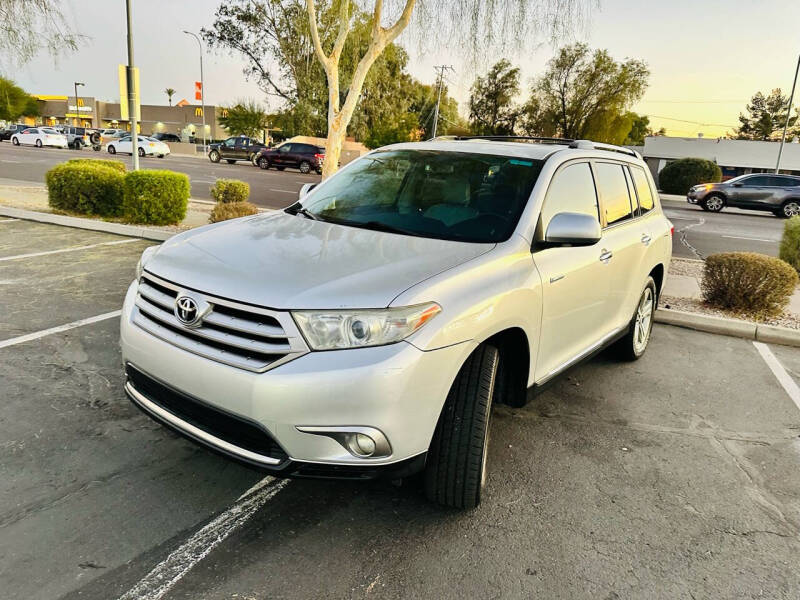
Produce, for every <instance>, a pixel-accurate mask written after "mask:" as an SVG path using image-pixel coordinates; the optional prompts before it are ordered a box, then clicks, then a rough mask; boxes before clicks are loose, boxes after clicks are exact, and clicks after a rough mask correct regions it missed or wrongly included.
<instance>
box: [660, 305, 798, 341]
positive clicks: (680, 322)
mask: <svg viewBox="0 0 800 600" xmlns="http://www.w3.org/2000/svg"><path fill="white" fill-rule="evenodd" d="M655 322H656V323H662V324H664V325H674V326H675V327H685V328H686V329H694V330H696V331H705V332H706V333H716V334H719V335H729V336H733V337H740V338H745V339H748V340H755V341H759V342H764V343H768V344H782V345H784V346H795V347H800V330H798V329H790V328H788V327H776V326H775V325H763V324H760V323H750V322H749V321H740V320H738V319H727V318H724V317H715V316H712V315H701V314H697V313H690V312H685V311H682V310H672V309H668V310H665V309H658V310H657V311H656V314H655Z"/></svg>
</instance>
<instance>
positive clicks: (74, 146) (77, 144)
mask: <svg viewBox="0 0 800 600" xmlns="http://www.w3.org/2000/svg"><path fill="white" fill-rule="evenodd" d="M81 148H83V144H81V143H80V142H79V141H78V140H75V141H74V142H72V149H73V150H80V149H81Z"/></svg>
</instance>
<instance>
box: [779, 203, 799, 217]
mask: <svg viewBox="0 0 800 600" xmlns="http://www.w3.org/2000/svg"><path fill="white" fill-rule="evenodd" d="M783 214H784V215H786V216H787V217H794V216H796V215H800V204H798V203H797V202H795V201H794V200H792V201H791V202H787V203H786V204H784V205H783Z"/></svg>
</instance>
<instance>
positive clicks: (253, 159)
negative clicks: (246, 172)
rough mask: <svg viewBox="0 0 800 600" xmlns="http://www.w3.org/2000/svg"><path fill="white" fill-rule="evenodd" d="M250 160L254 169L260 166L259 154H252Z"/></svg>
mask: <svg viewBox="0 0 800 600" xmlns="http://www.w3.org/2000/svg"><path fill="white" fill-rule="evenodd" d="M249 159H250V164H251V165H253V166H254V167H257V166H258V154H256V153H255V152H252V153H251V154H250V156H249Z"/></svg>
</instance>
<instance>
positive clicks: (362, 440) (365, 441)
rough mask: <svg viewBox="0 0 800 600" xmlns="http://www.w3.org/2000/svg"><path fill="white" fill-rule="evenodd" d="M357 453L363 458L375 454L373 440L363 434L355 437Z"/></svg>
mask: <svg viewBox="0 0 800 600" xmlns="http://www.w3.org/2000/svg"><path fill="white" fill-rule="evenodd" d="M355 442H356V448H357V452H358V453H359V454H363V455H364V456H372V455H373V454H374V453H375V440H373V439H372V438H371V437H369V436H368V435H366V434H364V433H357V434H356V435H355Z"/></svg>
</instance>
